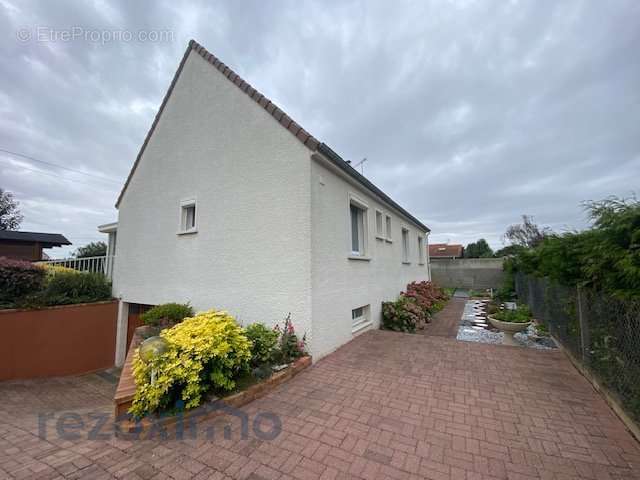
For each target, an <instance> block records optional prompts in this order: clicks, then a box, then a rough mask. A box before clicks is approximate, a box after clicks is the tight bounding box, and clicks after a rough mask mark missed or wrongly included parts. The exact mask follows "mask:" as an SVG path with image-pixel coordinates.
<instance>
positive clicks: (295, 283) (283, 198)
mask: <svg viewBox="0 0 640 480" xmlns="http://www.w3.org/2000/svg"><path fill="white" fill-rule="evenodd" d="M310 169H311V164H310V160H309V150H308V149H307V148H306V147H304V146H303V145H302V144H301V143H300V142H298V141H297V140H296V139H295V138H294V137H293V135H292V134H291V133H290V132H288V131H287V130H286V129H284V128H283V127H282V126H281V125H279V124H278V123H277V122H276V120H275V119H274V118H273V117H271V115H269V114H268V113H267V112H266V111H264V110H263V109H262V107H260V106H258V105H257V104H256V103H255V102H254V101H253V100H251V99H250V98H249V97H248V96H247V95H245V94H244V93H242V92H241V91H240V90H239V89H238V88H237V87H236V86H235V85H233V84H232V83H231V82H229V81H228V80H227V79H226V78H225V77H223V75H222V74H221V73H220V72H218V71H217V70H216V69H215V68H214V67H213V66H212V65H210V64H208V63H207V62H206V61H205V60H204V59H203V58H202V57H200V55H198V54H196V53H194V52H192V53H191V54H190V56H189V58H188V59H187V61H186V64H185V66H184V68H183V71H182V74H181V76H180V78H179V79H178V82H177V84H176V86H175V88H174V90H173V93H172V95H171V97H170V99H169V101H168V103H167V105H166V106H165V109H164V113H163V115H162V118H161V119H160V121H159V123H158V125H157V127H156V130H155V133H154V135H153V136H152V138H151V139H150V141H149V144H148V145H147V148H146V150H145V152H144V155H143V157H142V159H141V161H140V163H139V165H138V168H137V171H136V172H135V174H134V175H133V177H132V179H131V182H130V184H129V186H128V188H127V190H126V192H125V194H124V197H123V199H122V201H121V204H120V209H119V218H118V247H117V249H118V258H117V261H116V266H115V276H114V289H113V291H114V294H115V295H121V296H122V299H123V300H124V301H126V302H130V303H143V304H159V303H164V302H191V304H192V305H193V306H194V307H195V309H196V310H205V309H210V308H218V309H225V310H228V311H229V312H230V313H231V314H233V315H235V316H236V317H237V318H238V320H239V321H240V322H241V323H243V324H245V325H246V324H248V323H251V322H257V321H260V322H264V323H266V324H275V323H277V322H280V321H281V320H282V318H283V317H284V316H285V315H286V314H287V313H288V312H291V313H292V318H293V320H294V324H295V326H296V328H297V329H298V331H300V332H301V333H303V332H305V331H306V332H307V335H308V336H309V337H310V336H311V324H310V322H311V296H310V284H311V272H310V258H311V249H310V235H311V226H310V195H309V183H310ZM189 198H196V199H197V208H196V214H197V228H198V233H196V234H192V235H177V234H176V233H177V231H178V227H179V215H180V201H181V200H184V199H189Z"/></svg>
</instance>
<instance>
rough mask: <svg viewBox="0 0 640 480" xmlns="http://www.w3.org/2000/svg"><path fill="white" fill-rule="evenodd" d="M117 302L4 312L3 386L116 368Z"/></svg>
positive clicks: (0, 321) (0, 328) (0, 326)
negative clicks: (33, 379)
mask: <svg viewBox="0 0 640 480" xmlns="http://www.w3.org/2000/svg"><path fill="white" fill-rule="evenodd" d="M116 316H117V303H116V302H99V303H91V304H83V305H65V306H60V307H50V308H44V309H41V310H0V332H2V348H0V380H15V379H27V378H38V377H54V376H63V375H78V374H81V373H87V372H92V371H95V370H101V369H104V368H109V367H111V366H113V364H114V359H115V345H116Z"/></svg>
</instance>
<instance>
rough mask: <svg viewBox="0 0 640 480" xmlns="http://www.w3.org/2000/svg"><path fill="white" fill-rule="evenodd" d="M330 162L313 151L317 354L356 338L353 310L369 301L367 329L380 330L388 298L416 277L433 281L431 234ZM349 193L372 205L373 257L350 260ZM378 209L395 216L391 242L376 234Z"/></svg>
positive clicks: (370, 236) (370, 253) (370, 241)
mask: <svg viewBox="0 0 640 480" xmlns="http://www.w3.org/2000/svg"><path fill="white" fill-rule="evenodd" d="M325 162H326V161H322V158H321V157H319V156H317V155H314V160H313V163H312V171H311V193H312V202H311V206H312V209H311V214H312V216H311V218H312V221H311V225H312V248H313V255H312V291H313V295H312V298H313V338H314V340H315V341H314V348H313V355H314V356H315V357H318V356H323V355H326V354H327V353H330V352H331V351H333V350H335V349H336V348H338V347H339V346H340V345H342V344H344V343H346V342H348V341H349V340H351V339H352V338H353V336H354V333H352V321H351V311H352V310H353V309H355V308H358V307H361V306H365V305H370V319H371V326H370V327H368V328H378V327H379V325H380V320H381V316H382V315H381V304H382V302H383V301H386V300H395V299H396V298H397V297H398V295H399V294H400V292H401V291H402V290H404V289H405V287H406V285H407V283H409V282H411V281H414V280H428V279H429V269H428V263H427V255H426V252H427V250H428V246H427V238H426V232H424V231H422V230H421V229H420V228H419V227H417V226H416V225H413V224H411V223H409V222H408V220H406V219H405V218H404V217H402V216H400V215H399V214H398V213H397V212H395V211H394V210H392V209H390V208H388V207H387V206H386V205H385V204H383V203H382V202H380V201H379V200H378V199H376V198H374V197H373V196H372V194H370V193H368V192H367V191H366V190H364V189H362V187H360V186H359V185H358V184H357V183H355V182H352V181H350V179H349V177H346V176H343V174H342V175H341V174H340V172H339V171H338V170H334V169H332V168H331V165H330V164H328V163H325ZM350 196H355V197H356V198H357V200H360V201H361V202H362V203H365V204H366V206H367V207H368V210H367V215H368V221H367V224H368V232H367V244H368V252H367V257H368V258H369V259H368V260H356V259H352V258H350V253H351V243H350V242H351V230H350V228H351V227H350V212H349V204H350ZM376 209H378V210H381V211H382V212H383V214H389V215H390V216H391V222H392V234H391V241H388V240H387V239H385V238H382V239H379V238H377V236H376V218H375V211H376ZM383 218H384V217H383ZM402 227H405V228H407V229H408V230H409V247H410V248H409V262H410V263H409V264H404V263H403V262H402V235H401V229H402ZM418 235H422V236H423V238H424V252H425V255H424V263H423V264H420V263H419V254H418ZM384 236H386V235H384ZM365 330H366V329H365ZM357 333H360V331H359V332H357ZM357 333H356V334H357Z"/></svg>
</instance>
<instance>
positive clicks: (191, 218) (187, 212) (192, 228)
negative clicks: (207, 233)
mask: <svg viewBox="0 0 640 480" xmlns="http://www.w3.org/2000/svg"><path fill="white" fill-rule="evenodd" d="M195 232H197V217H196V202H195V200H185V201H182V202H181V203H180V229H179V231H178V233H195Z"/></svg>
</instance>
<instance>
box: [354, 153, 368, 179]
mask: <svg viewBox="0 0 640 480" xmlns="http://www.w3.org/2000/svg"><path fill="white" fill-rule="evenodd" d="M366 161H367V157H364V158H363V159H362V160H360V161H359V162H358V163H356V164H355V165H354V166H353V168H357V167H360V173H361V175H364V162H366Z"/></svg>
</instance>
